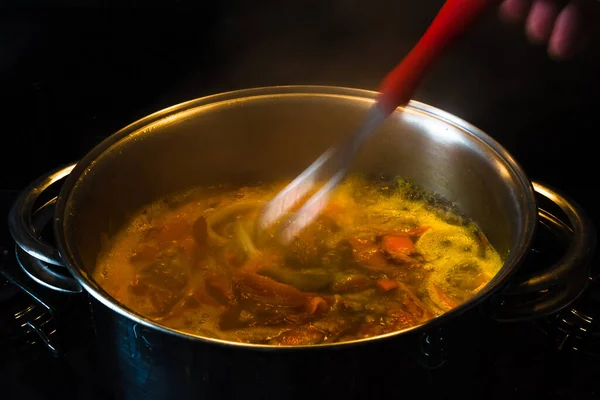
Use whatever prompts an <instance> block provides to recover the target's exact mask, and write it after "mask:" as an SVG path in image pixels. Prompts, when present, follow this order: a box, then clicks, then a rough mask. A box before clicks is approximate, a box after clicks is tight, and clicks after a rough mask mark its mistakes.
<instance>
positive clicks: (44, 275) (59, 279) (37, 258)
mask: <svg viewBox="0 0 600 400" xmlns="http://www.w3.org/2000/svg"><path fill="white" fill-rule="evenodd" d="M74 167H75V164H71V165H69V166H66V167H62V168H59V169H57V170H55V171H53V172H50V173H49V174H47V175H44V176H41V177H40V178H38V179H37V180H35V181H34V182H33V183H31V184H30V185H29V186H28V187H27V188H26V189H25V190H24V191H23V192H21V194H20V195H19V197H18V198H17V200H16V201H15V203H14V204H13V206H12V208H11V210H10V213H9V216H8V227H9V230H10V233H11V235H12V237H13V239H14V240H15V242H16V243H17V246H16V253H17V261H18V262H19V265H20V266H21V268H23V270H24V271H25V272H26V273H27V275H29V276H30V277H31V278H32V279H34V280H35V281H36V282H38V283H40V284H42V285H44V286H46V287H48V288H50V289H54V290H57V291H61V292H69V293H79V292H81V291H82V288H81V285H80V284H79V283H78V282H77V281H76V280H75V278H73V277H72V276H70V275H66V274H63V273H60V272H57V271H56V269H65V267H64V263H63V261H62V258H61V256H60V253H59V251H58V249H57V248H55V247H53V246H51V245H49V244H48V243H46V242H45V241H43V240H42V238H41V232H42V230H43V228H44V226H46V224H48V223H49V222H50V221H51V220H52V219H53V217H54V210H55V206H56V200H57V199H56V197H55V198H53V199H51V200H50V201H48V202H47V203H45V204H44V205H42V206H41V207H40V208H39V209H37V210H35V211H34V206H35V203H36V200H37V199H38V198H39V197H40V195H41V194H42V193H43V192H44V191H45V190H46V189H48V187H50V186H51V185H52V184H54V183H56V182H58V181H59V180H61V179H63V178H65V177H66V176H68V175H69V174H70V173H71V171H72V170H73V168H74ZM49 264H50V265H49ZM53 266H58V268H57V267H53ZM65 272H66V270H65Z"/></svg>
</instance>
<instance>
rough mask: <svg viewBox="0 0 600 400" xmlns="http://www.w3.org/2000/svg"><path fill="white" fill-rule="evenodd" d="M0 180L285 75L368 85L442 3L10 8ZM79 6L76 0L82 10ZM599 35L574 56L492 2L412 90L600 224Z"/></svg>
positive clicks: (1, 11)
mask: <svg viewBox="0 0 600 400" xmlns="http://www.w3.org/2000/svg"><path fill="white" fill-rule="evenodd" d="M3 3H4V5H3V6H0V7H1V8H0V99H1V104H0V118H1V119H0V121H1V125H0V135H1V138H2V141H1V142H0V148H1V149H2V152H1V155H0V163H1V164H0V171H1V172H0V174H1V176H2V177H1V182H0V183H1V184H0V188H1V189H3V190H19V189H21V188H22V187H23V186H24V185H26V184H27V183H28V182H30V181H31V180H32V179H34V178H35V177H37V176H38V175H40V174H42V173H44V172H46V171H48V170H49V169H52V168H54V167H57V166H59V165H61V164H64V163H67V162H71V161H75V160H77V159H78V158H80V157H81V156H83V155H84V154H85V153H86V152H87V151H88V150H90V149H91V148H92V146H93V145H94V144H96V143H97V142H99V141H100V140H102V139H103V138H104V137H106V136H107V135H109V134H111V133H113V132H115V131H116V130H117V129H119V128H121V127H123V126H125V125H126V124H128V123H130V122H133V121H134V120H136V119H138V118H140V117H142V116H144V115H146V114H148V113H151V112H154V111H157V110H159V109H161V108H164V107H166V106H169V105H172V104H175V103H178V102H181V101H185V100H189V99H192V98H195V97H199V96H204V95H207V94H211V93H215V92H221V91H226V90H234V89H241V88H247V87H255V86H264V85H278V84H329V85H342V86H353V87H360V88H366V89H375V88H376V87H377V84H378V82H379V80H380V79H381V78H382V77H383V75H384V74H385V73H386V72H387V71H388V70H389V69H390V68H392V67H393V66H394V65H395V64H396V62H397V61H399V60H400V59H401V58H402V57H403V56H404V55H405V54H406V53H407V52H408V50H409V49H410V48H411V46H412V45H413V44H414V43H415V42H416V40H417V39H418V38H419V36H420V35H421V34H422V33H423V31H424V30H425V29H426V27H427V25H428V23H429V22H430V21H431V19H432V17H433V16H434V15H435V13H436V12H437V10H438V8H439V7H440V5H441V4H442V3H443V1H441V0H436V1H434V0H419V1H408V0H396V1H391V0H371V1H368V2H365V1H359V0H329V1H327V0H325V1H324V0H318V1H316V0H294V1H290V0H268V1H241V0H238V1H236V0H228V1H227V0H222V1H200V0H197V1H187V0H181V1H172V0H171V1H139V2H136V1H126V0H122V1H91V0H88V1H85V2H75V1H71V2H68V1H63V2H51V1H45V2H44V1H24V0H20V1H6V0H5V1H4V2H3ZM84 3H85V7H83V6H81V5H80V4H84ZM599 49H600V47H599V45H598V39H597V38H593V40H592V43H591V45H590V46H589V47H588V50H587V51H586V52H585V53H584V54H582V55H580V56H579V57H577V58H576V59H574V60H572V61H568V62H560V63H559V62H555V61H552V60H550V59H548V57H547V55H546V53H545V48H543V46H532V45H530V44H528V43H527V41H526V39H525V37H524V34H523V27H522V25H506V24H503V23H501V22H500V21H499V18H498V16H497V10H496V9H494V10H492V12H490V13H489V15H487V17H486V18H485V19H484V21H482V22H481V23H480V24H478V25H477V27H476V28H475V29H474V30H473V31H472V32H470V33H469V34H468V35H467V37H465V39H464V40H463V41H462V42H461V43H460V44H459V45H457V46H456V47H454V48H452V49H451V50H450V51H449V52H448V53H447V54H446V55H445V56H444V58H443V59H442V60H441V62H440V63H439V64H438V65H437V66H436V67H435V68H434V70H433V71H432V72H431V74H430V75H429V76H428V77H427V79H426V80H425V82H424V83H423V85H422V86H421V87H420V89H419V90H418V92H417V94H416V95H415V99H417V100H421V101H424V102H426V103H429V104H431V105H434V106H437V107H439V108H442V109H444V110H446V111H449V112H451V113H453V114H455V115H457V116H459V117H461V118H463V119H466V120H467V121H469V122H471V123H473V124H475V125H476V126H478V127H480V128H481V129H483V130H484V131H486V132H487V133H489V134H490V135H492V136H493V137H495V138H496V139H497V140H499V141H500V142H501V143H502V144H503V145H505V146H506V147H507V149H508V150H509V151H510V152H512V153H513V155H514V156H515V157H516V159H517V160H518V161H519V162H520V163H521V164H522V166H523V167H524V168H525V170H526V171H527V173H528V174H529V176H530V177H531V178H532V179H534V180H540V181H543V182H545V183H547V184H550V185H553V186H555V187H558V188H560V189H563V190H564V191H565V192H567V193H569V194H570V195H571V196H572V197H574V198H575V199H576V200H578V201H579V202H580V203H581V204H582V205H583V206H584V207H585V208H586V209H587V210H588V212H589V213H590V214H591V215H592V217H594V218H597V216H596V210H595V197H596V196H595V195H593V193H592V192H593V191H594V190H595V189H596V188H595V186H596V181H597V179H596V173H597V170H598V169H597V167H596V158H597V154H596V153H597V152H596V148H595V146H594V145H593V144H592V140H593V139H594V138H595V136H596V132H597V130H598V122H599V118H600V113H599V111H598V109H597V106H598V101H597V94H598V89H600V79H599V78H598V71H599V69H598V67H599V66H600V57H599V52H598V50H599Z"/></svg>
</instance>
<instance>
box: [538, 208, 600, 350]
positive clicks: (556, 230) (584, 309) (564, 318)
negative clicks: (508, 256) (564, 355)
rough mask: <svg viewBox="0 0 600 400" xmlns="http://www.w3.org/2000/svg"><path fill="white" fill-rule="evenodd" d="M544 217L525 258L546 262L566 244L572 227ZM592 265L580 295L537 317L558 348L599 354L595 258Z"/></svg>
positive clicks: (598, 288)
mask: <svg viewBox="0 0 600 400" xmlns="http://www.w3.org/2000/svg"><path fill="white" fill-rule="evenodd" d="M558 221H559V220H558V219H555V220H552V219H546V223H549V222H553V223H551V224H550V223H549V224H547V225H544V224H540V227H541V229H540V230H539V231H538V233H537V237H536V239H538V240H536V242H535V243H534V246H533V249H532V253H531V254H530V258H529V259H528V262H531V263H533V264H535V263H536V262H539V263H540V264H544V263H546V264H547V263H548V260H549V259H554V260H557V259H558V258H559V257H560V256H561V255H562V253H563V252H564V251H566V249H567V246H568V245H569V240H570V236H571V235H572V231H571V228H570V227H568V226H566V225H564V224H561V223H559V222H558ZM594 262H595V264H594V265H592V274H591V276H592V278H590V283H589V284H588V287H587V289H586V290H585V292H584V293H583V295H582V296H581V297H580V298H579V299H577V300H576V301H575V302H573V304H571V305H570V306H568V307H566V308H565V309H563V310H562V311H560V312H558V313H556V314H553V315H550V316H548V317H546V318H543V319H541V320H539V321H536V325H537V326H538V327H539V328H540V329H541V330H542V331H543V332H544V333H546V334H547V335H548V336H549V337H550V338H551V339H552V340H553V341H554V343H555V348H556V350H557V351H562V352H565V351H571V352H575V353H582V354H586V355H590V356H594V357H600V315H599V312H600V286H599V285H600V283H598V282H597V278H598V277H600V275H599V272H600V270H599V267H600V265H597V262H596V260H594Z"/></svg>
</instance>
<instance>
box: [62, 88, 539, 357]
mask: <svg viewBox="0 0 600 400" xmlns="http://www.w3.org/2000/svg"><path fill="white" fill-rule="evenodd" d="M303 95H304V96H327V97H347V98H354V99H356V100H360V101H365V100H366V101H369V100H370V101H374V100H375V99H376V97H377V95H378V92H375V91H370V90H364V89H355V88H347V87H338V86H324V85H286V86H267V87H258V88H250V89H241V90H235V91H229V92H224V93H218V94H213V95H209V96H204V97H200V98H197V99H193V100H189V101H186V102H182V103H179V104H176V105H173V106H170V107H167V108H164V109H162V110H159V111H157V112H154V113H152V114H150V115H148V116H146V117H143V118H141V119H139V120H137V121H135V122H133V123H131V124H129V125H127V126H125V127H124V128H122V129H120V130H119V131H117V132H116V133H113V134H112V135H110V136H108V137H107V138H106V139H104V140H103V141H101V142H100V143H99V144H97V145H96V146H95V147H93V148H92V150H90V151H89V152H88V153H87V154H86V155H85V156H84V157H83V158H82V159H81V160H80V161H79V162H78V163H77V165H76V166H75V168H74V169H73V171H72V172H71V173H70V174H69V176H68V177H67V179H66V181H65V182H64V184H63V186H62V188H61V191H60V194H59V196H58V200H57V207H56V213H55V218H54V232H55V236H56V241H57V244H58V248H59V252H60V255H61V257H62V259H63V260H64V262H65V265H66V266H67V268H68V270H69V272H70V273H71V274H72V275H73V276H74V277H75V279H76V280H77V281H78V282H79V283H80V284H81V285H82V286H83V288H85V290H86V291H87V292H88V293H89V294H91V295H92V296H93V297H94V298H95V299H96V300H98V301H99V302H100V303H102V304H103V305H104V306H107V307H108V308H110V309H111V310H112V311H115V312H117V313H118V314H120V315H121V316H122V317H125V318H127V319H129V320H132V321H134V322H135V323H138V324H141V325H143V326H146V327H148V328H152V329H155V330H158V331H160V332H163V333H166V334H170V335H174V336H175V337H180V338H182V339H188V340H193V341H200V342H206V343H209V344H216V345H224V346H228V347H241V348H249V349H262V350H270V351H273V350H276V351H284V350H286V349H287V350H293V349H299V348H302V349H322V348H342V347H347V346H353V345H357V344H367V343H370V342H373V341H380V340H384V339H389V338H393V337H397V336H400V335H406V334H409V333H413V332H418V331H422V330H424V329H425V328H432V327H435V326H437V325H438V324H441V323H443V322H444V321H447V320H450V319H451V318H455V317H457V316H459V315H460V314H462V313H464V312H465V311H467V310H468V309H471V308H473V307H475V306H478V305H479V304H481V303H482V302H483V301H484V300H486V299H487V298H488V297H489V296H490V295H492V294H493V293H494V292H496V291H497V290H498V289H499V288H500V287H501V286H502V285H503V283H504V282H506V281H507V279H509V278H510V277H511V276H512V274H513V273H514V272H515V270H516V269H517V267H518V265H519V264H520V262H521V261H522V259H523V258H524V256H525V254H526V253H527V251H528V249H529V245H530V244H531V242H532V240H533V235H534V234H535V230H536V229H535V227H536V221H537V205H536V202H535V196H534V190H533V185H532V183H531V181H530V180H529V179H528V177H527V175H526V174H525V172H524V171H523V169H522V168H521V166H520V165H519V164H518V163H517V162H516V160H515V159H514V158H513V156H512V155H511V154H510V153H509V152H508V151H507V150H506V149H505V148H504V147H503V146H502V145H500V143H498V142H497V141H496V140H494V139H493V138H492V137H490V136H489V135H487V134H486V133H485V132H483V131H482V130H480V129H479V128H477V127H475V126H474V125H472V124H470V123H468V122H467V121H465V120H462V119H461V118H458V117H456V116H455V115H452V114H450V113H448V112H446V111H443V110H440V109H438V108H436V107H433V106H430V105H427V104H424V103H421V102H418V101H414V100H411V101H410V102H409V103H408V105H406V106H404V107H399V108H398V109H399V110H402V109H410V110H413V111H416V112H418V113H421V114H426V115H427V116H428V117H432V118H436V119H438V120H440V121H442V122H444V123H447V124H451V125H454V126H456V127H457V128H459V129H460V130H462V131H464V132H465V133H467V134H469V135H471V136H472V137H474V138H476V139H477V140H480V141H482V142H483V143H484V144H485V145H486V146H488V147H489V148H490V150H491V151H492V152H494V153H495V155H496V156H497V157H499V158H500V159H502V160H503V161H504V162H505V163H506V165H507V166H508V167H509V168H510V169H511V172H512V173H513V174H514V175H515V176H516V177H517V178H518V182H519V184H520V192H521V201H522V203H523V204H522V205H523V219H524V221H523V222H524V224H523V226H524V229H523V230H522V232H521V234H520V236H519V238H518V243H517V245H516V247H515V248H516V250H515V251H513V252H511V253H509V254H508V256H507V258H506V259H505V261H504V265H503V267H502V268H501V269H500V271H499V272H498V273H497V274H496V275H495V276H494V278H492V280H491V281H490V282H488V284H487V285H486V286H485V287H484V288H482V289H481V290H480V291H479V292H478V293H477V294H476V295H475V296H473V297H471V298H470V299H469V300H467V301H466V302H464V303H463V304H461V305H460V306H458V307H455V308H453V309H452V310H450V311H448V312H445V313H443V314H441V315H439V316H437V317H435V318H433V319H430V320H428V321H425V322H423V323H421V324H418V325H415V326H411V327H409V328H406V329H403V330H400V331H395V332H391V333H387V334H384V335H379V336H373V337H369V338H363V339H357V340H353V341H348V342H336V343H324V344H317V345H301V346H272V345H263V344H248V343H240V342H232V341H227V340H222V339H215V338H208V337H203V336H199V335H196V334H192V333H185V332H181V331H178V330H175V329H172V328H168V327H166V326H164V325H162V324H160V323H158V322H155V321H152V320H150V319H148V318H147V317H144V316H143V315H141V314H138V313H136V312H134V311H133V310H130V309H128V308H127V307H125V306H124V305H123V304H121V303H119V302H118V301H116V300H115V299H114V298H113V297H111V296H110V295H109V294H108V293H107V292H106V291H104V289H103V288H102V287H101V286H100V285H98V284H97V283H96V282H95V281H94V280H93V279H92V278H91V276H89V275H88V274H87V273H85V272H83V269H82V268H80V267H79V266H78V263H77V260H76V259H75V257H74V256H73V255H72V253H71V252H70V251H69V249H70V248H69V243H68V242H67V240H66V235H65V231H64V229H63V228H64V226H63V221H64V215H65V212H66V211H67V205H68V202H69V199H70V196H71V192H72V190H73V188H74V187H75V186H76V183H77V182H78V181H79V180H80V179H82V178H84V177H85V175H87V174H88V173H89V171H90V170H91V169H93V166H92V165H93V161H94V160H96V159H97V158H98V157H100V155H101V154H102V153H104V152H105V151H108V150H109V149H110V148H111V147H112V146H113V145H115V144H116V143H117V142H119V141H120V140H121V139H123V138H125V137H126V136H128V135H130V134H133V133H135V132H138V131H140V130H141V129H143V128H144V127H146V126H148V125H150V124H152V123H156V122H158V121H160V120H165V121H168V122H173V119H176V118H177V115H178V114H180V113H182V114H185V113H184V111H186V110H191V109H196V108H199V107H203V106H214V105H216V104H218V103H223V102H233V101H235V102H240V101H247V100H250V99H255V98H257V97H266V96H268V97H281V96H303Z"/></svg>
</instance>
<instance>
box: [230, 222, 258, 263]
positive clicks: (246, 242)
mask: <svg viewBox="0 0 600 400" xmlns="http://www.w3.org/2000/svg"><path fill="white" fill-rule="evenodd" d="M234 232H235V236H236V239H237V240H238V242H239V244H240V246H241V248H242V249H243V250H244V253H245V254H246V256H247V257H254V256H256V255H257V254H258V250H257V249H256V246H254V243H252V239H250V235H248V232H246V230H244V228H243V227H242V224H241V223H240V221H239V220H237V221H236V222H235V226H234Z"/></svg>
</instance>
